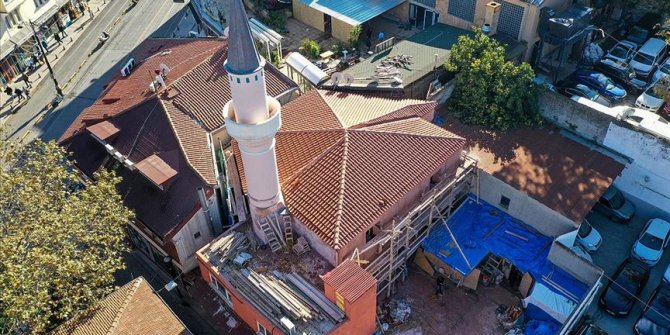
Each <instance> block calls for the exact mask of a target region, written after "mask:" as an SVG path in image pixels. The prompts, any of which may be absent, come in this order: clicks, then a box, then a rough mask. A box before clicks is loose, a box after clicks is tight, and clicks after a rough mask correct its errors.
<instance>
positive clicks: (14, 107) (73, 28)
mask: <svg viewBox="0 0 670 335" xmlns="http://www.w3.org/2000/svg"><path fill="white" fill-rule="evenodd" d="M111 2H112V0H90V1H89V2H88V4H89V6H90V8H91V10H92V11H93V14H94V15H95V16H94V17H93V18H92V19H91V15H90V14H89V13H85V14H84V15H82V16H80V17H78V18H77V19H75V21H74V22H73V23H72V24H70V26H68V27H67V28H65V33H66V34H67V36H65V37H63V38H62V43H63V44H62V45H59V44H58V43H57V42H56V40H55V39H54V38H53V37H51V38H49V40H48V41H47V42H48V44H49V51H48V52H47V58H48V59H49V63H50V64H51V66H52V67H53V66H54V65H55V64H57V63H58V62H59V61H60V59H61V58H62V57H63V55H64V54H65V53H66V52H67V51H68V50H69V49H70V47H71V46H72V45H73V43H74V42H75V41H76V40H77V39H78V38H79V36H81V35H82V34H83V33H84V31H85V28H86V27H87V26H88V25H89V24H90V23H91V22H92V20H95V19H96V18H97V14H98V13H100V11H101V10H102V9H103V8H105V7H106V6H107V5H108V4H109V3H111ZM73 77H74V76H73ZM28 78H29V80H30V81H31V82H32V87H31V88H30V92H33V91H35V89H36V88H37V87H38V86H39V85H40V84H41V83H42V81H43V80H51V77H50V76H49V70H48V68H47V66H46V64H44V63H42V65H39V66H38V67H37V69H36V70H35V71H33V72H31V73H29V74H28ZM71 79H72V77H71V78H69V79H68V80H67V81H65V82H59V84H60V86H61V89H63V90H65V88H66V87H67V85H68V84H69V82H70V80H71ZM9 86H10V87H11V88H20V89H21V90H23V91H24V93H25V90H26V88H27V85H26V83H24V82H23V80H22V79H21V77H20V76H18V77H17V78H14V80H13V81H12V82H11V83H9ZM31 94H32V93H31ZM0 96H1V98H0V115H2V116H6V115H9V114H14V113H16V112H17V111H18V110H19V109H20V108H21V107H22V106H23V105H25V104H26V103H27V102H28V99H23V100H22V101H21V102H18V98H16V97H14V98H13V99H11V100H8V97H7V95H6V94H5V93H4V92H1V93H0Z"/></svg>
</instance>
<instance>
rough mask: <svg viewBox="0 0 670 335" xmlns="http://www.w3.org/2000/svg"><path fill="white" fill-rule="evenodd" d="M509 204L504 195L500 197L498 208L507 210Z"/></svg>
mask: <svg viewBox="0 0 670 335" xmlns="http://www.w3.org/2000/svg"><path fill="white" fill-rule="evenodd" d="M509 202H510V199H509V198H508V197H506V196H504V195H503V196H501V197H500V207H502V208H504V209H509Z"/></svg>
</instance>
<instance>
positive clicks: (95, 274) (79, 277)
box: [0, 140, 133, 334]
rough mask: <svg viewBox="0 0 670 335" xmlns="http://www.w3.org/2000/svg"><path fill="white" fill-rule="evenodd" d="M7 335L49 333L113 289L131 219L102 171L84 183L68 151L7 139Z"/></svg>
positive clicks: (0, 322) (1, 238)
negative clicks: (21, 144) (67, 155)
mask: <svg viewBox="0 0 670 335" xmlns="http://www.w3.org/2000/svg"><path fill="white" fill-rule="evenodd" d="M0 163H1V164H2V168H0V195H1V196H0V333H11V334H17V333H18V334H20V333H24V334H25V333H44V332H46V331H48V330H50V329H52V328H53V327H55V326H56V325H58V324H59V323H61V322H62V321H64V320H67V319H69V318H71V317H72V316H73V315H74V314H75V313H77V312H78V311H80V310H83V309H85V308H87V307H88V306H90V305H91V303H92V302H94V301H96V300H97V299H99V298H101V297H102V296H104V295H106V294H107V293H109V292H110V291H111V290H112V287H111V284H112V283H113V280H114V277H113V274H114V272H116V271H117V270H120V269H122V268H123V267H124V265H123V258H122V255H123V253H124V252H126V251H127V247H126V246H125V244H124V242H123V240H124V237H125V231H124V227H125V225H126V223H127V222H128V221H129V220H130V219H132V217H133V215H132V212H131V211H130V210H128V209H127V208H125V207H124V206H123V204H122V200H121V197H120V196H119V195H118V193H117V192H116V185H117V184H118V183H119V182H120V178H119V177H116V176H115V175H114V173H113V172H108V171H101V172H100V173H98V174H96V176H95V179H96V181H95V182H91V183H89V184H87V185H86V186H85V187H83V185H81V184H80V182H79V178H78V177H77V174H76V173H75V172H74V171H75V170H74V167H73V166H72V163H71V162H69V161H68V160H67V159H66V158H65V152H64V150H63V149H62V148H61V147H59V146H58V145H57V144H56V143H54V142H49V143H44V142H41V141H39V140H37V141H35V142H33V143H31V144H28V145H25V146H18V145H16V144H13V143H11V142H9V141H6V140H0Z"/></svg>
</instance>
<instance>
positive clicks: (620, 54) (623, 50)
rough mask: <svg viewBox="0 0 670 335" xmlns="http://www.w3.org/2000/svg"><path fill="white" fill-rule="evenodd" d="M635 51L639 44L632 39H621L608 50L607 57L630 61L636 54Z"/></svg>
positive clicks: (625, 61)
mask: <svg viewBox="0 0 670 335" xmlns="http://www.w3.org/2000/svg"><path fill="white" fill-rule="evenodd" d="M635 51H637V44H635V43H633V42H631V41H619V42H618V43H617V44H615V45H614V47H612V49H610V51H608V52H607V55H605V57H607V58H612V59H616V60H618V61H620V62H623V63H628V62H629V61H630V60H631V58H633V55H635Z"/></svg>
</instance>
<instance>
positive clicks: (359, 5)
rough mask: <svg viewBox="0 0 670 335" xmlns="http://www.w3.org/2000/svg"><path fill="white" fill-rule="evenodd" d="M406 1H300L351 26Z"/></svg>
mask: <svg viewBox="0 0 670 335" xmlns="http://www.w3.org/2000/svg"><path fill="white" fill-rule="evenodd" d="M404 1H405V0H300V2H302V3H303V4H305V5H307V6H309V7H312V8H314V9H316V10H318V11H320V12H322V13H324V14H328V15H330V16H332V17H334V18H336V19H338V20H340V21H344V22H346V23H348V24H351V25H358V24H361V23H364V22H366V21H369V20H371V19H373V18H375V17H377V16H379V15H380V14H382V13H384V12H386V11H388V10H389V9H391V8H394V7H396V6H398V5H400V4H401V3H403V2H404Z"/></svg>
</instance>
